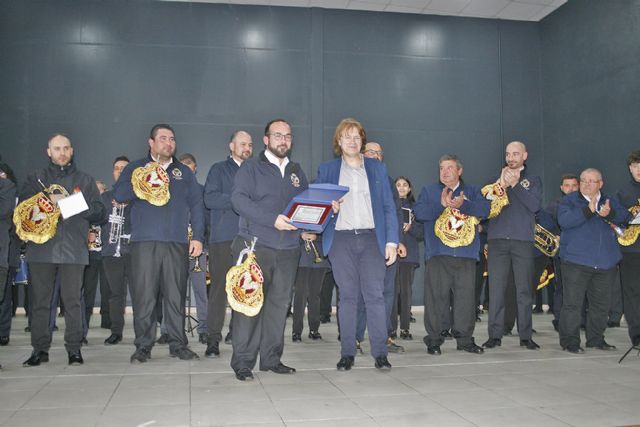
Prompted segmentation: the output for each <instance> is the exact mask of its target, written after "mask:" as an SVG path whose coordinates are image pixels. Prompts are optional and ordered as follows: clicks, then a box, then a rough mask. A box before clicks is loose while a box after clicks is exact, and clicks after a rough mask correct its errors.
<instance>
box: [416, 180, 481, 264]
mask: <svg viewBox="0 0 640 427" xmlns="http://www.w3.org/2000/svg"><path fill="white" fill-rule="evenodd" d="M443 188H444V184H442V183H440V182H438V183H436V184H431V185H428V186H425V187H424V188H423V189H422V191H421V192H420V197H419V198H418V201H417V202H416V204H415V206H414V210H415V213H416V218H417V219H418V220H419V221H422V222H424V247H425V250H424V256H425V260H428V259H429V258H431V257H434V256H440V255H447V256H453V257H460V258H472V259H475V260H479V259H480V238H479V237H478V226H477V225H476V227H475V236H474V238H473V241H472V242H471V244H469V245H467V246H461V247H458V248H451V247H449V246H447V245H445V244H444V243H442V240H440V239H439V238H438V236H436V233H435V223H436V220H437V219H438V217H439V216H440V214H442V212H443V211H444V207H443V206H442V203H441V202H440V199H441V197H442V189H443ZM463 191H464V202H463V203H462V206H460V212H461V213H463V214H465V215H470V216H475V217H476V218H478V219H482V218H486V217H487V216H489V211H490V209H491V204H490V202H489V200H487V199H485V198H484V197H482V194H481V193H480V190H479V189H478V188H477V187H475V186H473V185H467V184H465V183H464V182H462V181H460V185H459V186H458V188H456V191H454V192H453V197H457V196H459V195H460V192H463Z"/></svg>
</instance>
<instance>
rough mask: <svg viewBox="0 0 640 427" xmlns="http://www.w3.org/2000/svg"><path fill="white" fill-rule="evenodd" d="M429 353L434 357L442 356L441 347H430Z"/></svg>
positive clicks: (428, 348) (428, 347)
mask: <svg viewBox="0 0 640 427" xmlns="http://www.w3.org/2000/svg"><path fill="white" fill-rule="evenodd" d="M427 353H429V354H431V355H433V356H440V355H441V354H442V351H441V350H440V346H439V345H428V346H427Z"/></svg>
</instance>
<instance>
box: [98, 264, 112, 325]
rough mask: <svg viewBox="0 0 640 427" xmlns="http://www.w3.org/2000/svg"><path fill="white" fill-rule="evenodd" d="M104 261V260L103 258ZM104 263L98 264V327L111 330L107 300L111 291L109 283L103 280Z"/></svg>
mask: <svg viewBox="0 0 640 427" xmlns="http://www.w3.org/2000/svg"><path fill="white" fill-rule="evenodd" d="M103 260H104V258H103ZM105 276H106V274H105V271H104V262H101V263H100V327H101V328H104V329H110V328H111V313H110V310H109V300H110V299H111V291H110V290H109V283H108V282H107V279H106V278H105Z"/></svg>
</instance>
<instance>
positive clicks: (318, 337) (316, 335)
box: [309, 331, 322, 341]
mask: <svg viewBox="0 0 640 427" xmlns="http://www.w3.org/2000/svg"><path fill="white" fill-rule="evenodd" d="M309 338H310V339H312V340H314V341H317V340H321V339H322V335H320V332H318V331H310V332H309Z"/></svg>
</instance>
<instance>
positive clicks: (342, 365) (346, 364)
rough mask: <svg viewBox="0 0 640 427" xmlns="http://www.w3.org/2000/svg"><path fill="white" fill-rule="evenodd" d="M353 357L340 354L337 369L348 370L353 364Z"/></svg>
mask: <svg viewBox="0 0 640 427" xmlns="http://www.w3.org/2000/svg"><path fill="white" fill-rule="evenodd" d="M354 361H355V358H354V357H353V356H342V357H341V358H340V360H339V361H338V364H337V365H336V367H337V368H338V371H350V370H351V367H352V366H353V365H354V363H355V362H354Z"/></svg>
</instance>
